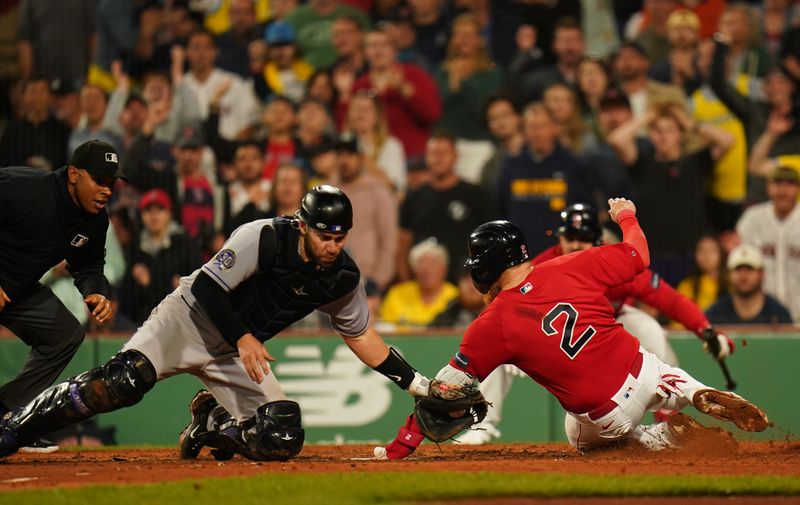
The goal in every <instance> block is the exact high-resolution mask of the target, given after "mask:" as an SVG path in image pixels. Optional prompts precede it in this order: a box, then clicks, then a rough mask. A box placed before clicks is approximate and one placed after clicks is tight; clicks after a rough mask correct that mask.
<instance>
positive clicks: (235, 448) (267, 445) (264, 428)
mask: <svg viewBox="0 0 800 505" xmlns="http://www.w3.org/2000/svg"><path fill="white" fill-rule="evenodd" d="M304 440H305V431H304V430H303V428H302V426H301V419H300V406H299V405H298V404H297V402H293V401H290V400H280V401H275V402H270V403H267V404H265V405H262V406H261V407H259V408H258V410H257V411H256V415H255V416H253V417H251V418H250V419H248V420H247V421H244V422H243V423H241V424H235V423H222V424H221V425H220V426H219V431H218V435H217V436H216V437H215V438H214V439H213V440H211V441H209V442H207V443H206V445H208V446H209V447H213V448H214V449H215V450H214V451H212V454H214V457H216V458H217V459H228V458H226V457H225V456H228V455H231V456H232V453H237V454H241V455H242V456H244V457H246V458H248V459H254V460H259V461H287V460H289V459H291V458H293V457H294V456H296V455H297V454H299V453H300V451H301V450H302V449H303V442H304Z"/></svg>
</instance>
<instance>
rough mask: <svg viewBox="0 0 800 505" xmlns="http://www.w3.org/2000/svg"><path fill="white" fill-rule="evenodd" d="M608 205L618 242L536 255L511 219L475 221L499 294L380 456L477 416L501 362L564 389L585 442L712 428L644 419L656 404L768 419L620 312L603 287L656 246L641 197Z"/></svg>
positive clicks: (481, 273) (745, 426) (756, 427)
mask: <svg viewBox="0 0 800 505" xmlns="http://www.w3.org/2000/svg"><path fill="white" fill-rule="evenodd" d="M609 206H610V210H609V215H610V216H611V219H613V220H614V221H615V222H616V223H618V224H619V225H620V228H622V232H623V242H622V243H619V244H614V245H606V246H599V247H593V248H591V249H589V250H587V251H585V252H583V253H581V254H566V255H564V256H561V257H559V258H557V259H554V260H552V261H547V262H544V263H542V264H539V265H534V264H533V263H532V262H531V261H530V260H529V257H528V248H527V244H526V243H525V239H524V237H523V235H522V232H521V230H520V229H519V228H517V227H516V226H515V225H513V224H512V223H510V222H508V221H492V222H489V223H485V224H483V225H481V226H479V227H478V228H476V229H475V231H473V232H472V234H471V235H470V238H469V252H470V256H469V259H468V260H467V263H466V265H467V267H468V268H470V270H471V275H472V280H473V283H474V284H475V287H476V288H477V289H478V290H479V291H481V292H482V293H488V297H489V299H491V302H490V303H489V305H488V306H487V307H486V309H485V310H484V311H483V312H482V313H481V315H480V316H478V318H477V319H476V320H475V321H473V322H472V324H470V325H469V327H468V328H467V330H466V332H465V334H464V337H463V339H462V340H461V345H460V346H459V350H458V352H457V353H456V354H455V356H454V357H453V358H452V359H451V360H450V363H449V364H448V365H446V366H445V367H444V368H442V369H441V370H440V371H439V373H438V374H437V376H436V379H434V380H433V381H431V383H430V395H429V396H427V397H422V398H420V399H418V400H417V405H416V408H415V413H414V414H412V415H411V416H409V417H408V419H407V421H406V424H405V425H404V426H403V427H402V428H401V430H400V434H399V435H398V437H397V438H395V440H394V442H392V444H390V445H389V446H388V447H386V448H383V447H378V448H376V449H375V456H376V458H378V459H400V458H403V457H406V456H407V455H408V454H410V453H411V452H413V451H414V449H415V448H416V446H417V445H419V443H420V442H421V441H422V435H425V436H426V437H428V438H430V439H431V440H435V441H441V440H444V439H446V438H447V437H449V436H452V435H453V434H454V433H457V432H458V431H460V430H463V429H464V428H466V427H468V426H470V425H472V424H473V423H474V421H475V420H476V419H477V420H480V418H481V417H482V416H483V415H485V413H486V400H485V399H484V398H483V396H482V395H480V393H479V392H478V391H477V390H478V388H477V382H478V381H482V380H484V379H485V378H486V377H487V376H488V375H489V374H490V373H491V372H492V370H494V369H495V368H497V367H498V366H501V365H503V364H513V365H516V366H517V367H519V368H520V369H521V370H522V371H523V372H525V373H526V374H527V375H528V376H530V377H531V378H533V379H534V380H535V381H536V382H538V383H539V384H541V385H542V387H544V388H545V389H547V390H548V391H549V392H550V393H551V394H553V396H555V397H556V398H557V399H558V401H559V403H560V404H561V406H562V407H563V408H564V410H565V411H566V412H567V414H566V417H565V419H564V428H565V431H566V434H567V439H568V440H569V443H570V445H572V446H573V447H575V448H577V449H579V450H590V449H594V448H598V447H602V446H606V445H608V444H610V443H614V442H616V441H619V440H623V439H630V440H633V441H636V442H638V443H640V444H641V445H642V446H644V447H645V448H647V449H650V450H661V449H665V448H672V447H676V446H680V444H681V442H682V435H683V434H687V433H691V432H695V433H696V432H698V431H700V430H702V429H704V428H703V427H702V425H700V423H698V422H697V421H694V420H693V419H692V418H690V417H688V416H684V415H682V414H673V415H672V416H671V417H670V420H669V421H668V422H661V423H656V424H652V425H644V424H641V421H642V417H643V416H644V414H645V413H646V412H647V411H655V410H657V409H659V408H667V409H670V410H681V409H683V408H684V407H687V406H689V405H694V407H695V408H697V410H699V411H700V412H703V413H705V414H708V415H710V416H713V417H716V418H718V419H723V420H727V421H730V422H732V423H734V424H735V425H736V426H737V427H739V428H740V429H742V430H745V431H763V430H765V429H766V428H767V427H768V425H769V421H768V420H767V416H766V415H765V414H764V413H763V412H762V411H761V410H760V409H759V408H758V407H756V406H755V405H753V404H752V403H750V402H748V401H747V400H745V399H743V398H742V397H740V396H738V395H736V394H734V393H730V392H727V391H718V390H716V389H712V388H709V387H708V386H705V385H704V384H702V383H700V382H699V381H698V380H697V379H695V378H694V377H692V376H691V375H689V374H688V373H687V372H686V371H684V370H682V369H680V368H676V367H672V366H670V365H668V364H666V363H664V362H662V361H661V360H659V359H658V358H657V357H656V356H655V355H654V354H652V353H649V352H647V351H646V350H644V349H643V348H641V347H640V345H639V341H638V340H637V339H636V338H635V337H633V335H631V334H630V333H628V332H627V331H626V330H625V329H624V328H623V327H622V325H620V324H618V323H617V322H616V320H615V319H614V311H613V308H612V307H611V304H610V303H609V302H608V299H607V298H606V295H605V293H606V291H607V290H608V288H610V287H612V286H616V285H618V284H620V283H623V282H629V281H631V280H633V279H634V278H635V277H636V276H637V275H638V274H640V273H641V272H643V271H644V270H645V269H646V268H647V266H648V265H649V263H650V253H649V251H648V247H647V240H646V238H645V236H644V233H643V232H642V229H641V228H640V227H639V224H638V221H637V219H636V214H635V213H636V208H635V207H634V205H633V203H632V202H630V201H628V200H624V199H612V200H609ZM448 404H449V405H452V407H448Z"/></svg>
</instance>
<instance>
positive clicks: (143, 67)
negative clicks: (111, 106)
mask: <svg viewBox="0 0 800 505" xmlns="http://www.w3.org/2000/svg"><path fill="white" fill-rule="evenodd" d="M161 3H162V2H158V4H161ZM163 3H164V5H163V6H159V5H158V4H156V3H148V4H146V7H145V8H144V9H143V10H142V11H141V12H140V14H139V38H138V40H137V41H136V47H135V49H134V55H133V56H134V57H133V58H132V60H133V61H132V62H131V63H130V65H129V72H130V74H131V76H132V77H134V78H139V77H141V76H143V75H144V74H145V73H147V72H168V71H170V69H171V68H172V67H173V65H174V64H175V61H174V60H175V58H174V52H175V50H176V48H181V49H182V48H184V47H186V46H187V42H188V40H189V38H190V37H191V36H192V35H193V34H194V33H196V32H197V31H200V30H201V27H200V23H199V20H198V19H197V17H196V16H195V15H194V14H193V13H192V12H191V11H190V10H189V6H188V4H187V2H163ZM208 36H209V37H210V38H211V40H212V43H213V42H214V35H213V34H211V33H210V32H208ZM215 58H216V55H212V56H211V59H210V61H209V62H208V63H207V64H206V65H208V66H211V67H213V65H214V60H215ZM180 70H181V71H183V67H181V69H180Z"/></svg>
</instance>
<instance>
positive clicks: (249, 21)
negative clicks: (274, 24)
mask: <svg viewBox="0 0 800 505" xmlns="http://www.w3.org/2000/svg"><path fill="white" fill-rule="evenodd" d="M228 18H229V19H230V28H229V29H228V30H227V31H226V32H224V33H222V34H220V35H218V36H217V47H218V48H219V51H218V54H217V67H219V68H220V69H222V70H226V71H228V72H232V73H234V74H236V75H238V76H239V77H241V78H243V79H246V78H248V77H250V53H249V51H250V44H251V43H253V42H254V41H257V40H260V39H261V37H262V36H263V35H264V24H263V23H259V22H258V20H257V19H256V6H255V2H254V1H253V0H230V7H229V8H228Z"/></svg>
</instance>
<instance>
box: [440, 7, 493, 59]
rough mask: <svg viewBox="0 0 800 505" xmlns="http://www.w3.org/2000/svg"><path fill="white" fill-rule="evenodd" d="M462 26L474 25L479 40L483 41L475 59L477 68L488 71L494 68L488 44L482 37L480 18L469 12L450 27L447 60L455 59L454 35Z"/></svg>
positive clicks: (458, 17) (460, 16)
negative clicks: (487, 48) (487, 47)
mask: <svg viewBox="0 0 800 505" xmlns="http://www.w3.org/2000/svg"><path fill="white" fill-rule="evenodd" d="M460 25H472V27H473V28H475V31H476V32H477V33H478V38H479V39H480V41H481V45H480V47H479V48H478V54H476V55H475V56H474V57H473V59H474V60H475V68H477V69H478V70H488V69H490V68H492V60H491V58H489V52H488V51H487V50H486V42H485V41H484V40H483V37H481V28H482V27H481V22H480V21H479V20H478V18H477V17H476V16H475V15H474V14H471V13H469V12H465V13H464V14H461V15H459V16H457V17H456V18H455V20H453V24H452V25H451V26H450V34H451V35H450V40H449V41H448V43H447V59H448V60H450V59H452V58H455V57H456V56H457V55H456V49H455V47H454V46H453V35H452V34H454V33H455V31H456V28H457V27H458V26H460Z"/></svg>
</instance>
